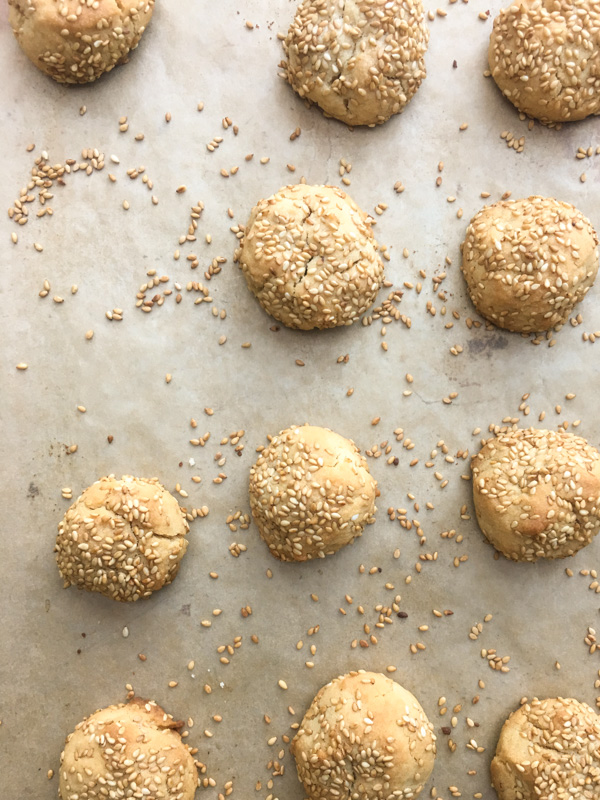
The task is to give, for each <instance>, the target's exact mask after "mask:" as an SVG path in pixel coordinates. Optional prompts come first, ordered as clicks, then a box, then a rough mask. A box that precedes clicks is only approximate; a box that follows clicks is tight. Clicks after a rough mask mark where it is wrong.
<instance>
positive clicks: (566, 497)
mask: <svg viewBox="0 0 600 800" xmlns="http://www.w3.org/2000/svg"><path fill="white" fill-rule="evenodd" d="M471 469H472V472H473V500H474V504H475V512H476V514H477V521H478V523H479V527H480V528H481V530H482V531H483V533H484V534H485V536H486V537H487V538H488V539H489V541H490V542H491V543H492V544H493V545H494V547H495V548H496V549H497V550H499V551H500V552H501V553H502V554H503V555H505V556H506V557H507V558H510V559H512V560H513V561H537V559H538V558H566V557H567V556H572V555H574V554H575V553H577V552H578V551H579V550H581V548H582V547H585V546H586V545H588V544H589V543H590V542H591V541H592V539H593V538H594V536H596V534H597V533H598V530H599V529H600V453H598V451H597V450H596V448H595V447H592V446H591V445H590V444H588V442H587V441H586V440H585V439H582V438H581V437H580V436H575V435H574V434H572V433H567V432H566V431H564V430H560V431H558V432H554V431H546V430H537V429H535V428H528V429H527V430H517V429H509V430H504V431H502V432H500V433H499V434H498V435H497V436H495V437H493V438H491V439H488V441H487V442H486V443H485V444H484V446H483V447H482V448H481V450H480V451H479V453H477V455H475V456H474V457H473V459H472V462H471Z"/></svg>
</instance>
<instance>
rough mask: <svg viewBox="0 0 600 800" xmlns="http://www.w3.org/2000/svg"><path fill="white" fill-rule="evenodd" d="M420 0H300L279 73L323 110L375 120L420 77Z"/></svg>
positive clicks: (396, 109) (425, 35)
mask: <svg viewBox="0 0 600 800" xmlns="http://www.w3.org/2000/svg"><path fill="white" fill-rule="evenodd" d="M428 41H429V31H428V29H427V26H426V24H425V15H424V12H423V6H422V4H421V0H304V1H303V2H302V3H300V6H299V7H298V10H297V12H296V16H295V18H294V21H293V22H292V24H291V26H290V29H289V31H288V34H287V36H286V38H285V39H284V42H283V49H284V52H285V60H284V61H282V63H281V66H282V68H283V70H284V72H283V75H284V77H285V78H286V79H287V80H288V82H289V83H290V85H291V86H292V88H293V89H294V90H295V91H296V92H297V93H298V94H299V95H300V97H304V98H306V99H308V100H310V101H311V102H313V103H316V104H317V105H318V106H319V107H320V108H321V109H322V110H323V111H324V112H325V114H326V115H327V116H330V117H335V118H336V119H339V120H342V121H343V122H346V123H347V124H348V125H369V126H371V127H372V126H374V125H379V124H381V123H383V122H386V120H388V119H389V118H390V117H391V116H393V115H394V114H399V113H400V112H401V111H402V110H403V109H404V107H405V106H406V104H407V103H408V102H409V100H410V99H411V98H412V97H413V95H414V94H415V92H416V91H417V89H418V88H419V86H420V85H421V81H422V80H423V79H424V78H425V75H426V72H425V61H424V56H425V51H426V50H427V43H428Z"/></svg>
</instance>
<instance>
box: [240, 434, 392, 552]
mask: <svg viewBox="0 0 600 800" xmlns="http://www.w3.org/2000/svg"><path fill="white" fill-rule="evenodd" d="M376 494H377V483H376V481H375V479H374V478H373V477H372V476H371V475H370V473H369V468H368V466H367V462H366V460H365V459H364V458H363V456H361V454H360V452H359V450H358V448H357V447H356V445H355V444H354V442H351V441H350V440H349V439H345V438H344V437H343V436H340V435H339V434H338V433H334V432H333V431H330V430H328V429H327V428H319V427H316V426H314V425H304V426H302V427H297V426H292V427H291V428H288V429H287V430H285V431H282V432H281V433H280V434H279V435H278V436H273V437H272V438H271V441H270V444H269V446H268V447H265V448H264V450H263V451H262V452H261V454H260V455H259V457H258V460H257V461H256V464H254V466H253V467H252V469H251V470H250V509H251V511H252V516H253V517H254V521H255V522H256V525H257V526H258V530H259V533H260V535H261V537H262V538H263V540H264V541H265V542H266V543H267V545H268V546H269V550H270V552H271V555H273V556H275V558H279V559H280V560H281V561H309V560H310V559H313V558H324V557H325V556H329V555H332V554H333V553H336V552H337V551H338V550H340V549H341V548H342V547H345V545H347V544H350V543H351V542H353V541H354V539H355V538H356V537H357V536H360V535H361V534H362V532H363V529H364V527H365V525H370V524H371V523H372V522H374V521H375V511H376V509H375V496H376Z"/></svg>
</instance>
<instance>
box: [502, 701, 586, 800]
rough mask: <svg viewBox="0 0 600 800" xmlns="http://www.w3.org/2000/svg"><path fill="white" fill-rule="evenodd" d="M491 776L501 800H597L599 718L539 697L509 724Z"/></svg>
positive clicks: (581, 708) (575, 706)
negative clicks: (551, 799)
mask: <svg viewBox="0 0 600 800" xmlns="http://www.w3.org/2000/svg"><path fill="white" fill-rule="evenodd" d="M491 772H492V784H493V786H494V788H495V790H496V792H497V793H498V797H499V798H500V800H546V798H547V799H548V800H550V798H556V800H558V798H571V797H572V798H577V800H597V798H598V797H600V717H599V716H598V714H596V713H595V711H594V710H593V709H591V708H590V707H589V706H588V705H586V704H585V703H580V702H579V701H578V700H572V699H570V698H568V699H563V698H562V697H556V698H554V697H553V698H549V699H547V700H538V699H537V698H534V699H533V700H532V701H531V702H530V703H525V704H524V705H522V706H521V707H520V708H519V709H517V710H516V711H514V712H513V713H512V714H511V715H510V717H509V718H508V719H507V721H506V722H505V723H504V727H503V728H502V732H501V734H500V739H499V741H498V747H497V749H496V755H495V756H494V759H493V761H492V767H491Z"/></svg>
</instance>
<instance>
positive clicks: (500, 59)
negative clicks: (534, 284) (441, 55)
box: [489, 0, 600, 124]
mask: <svg viewBox="0 0 600 800" xmlns="http://www.w3.org/2000/svg"><path fill="white" fill-rule="evenodd" d="M489 62H490V70H491V73H492V76H493V78H494V80H495V81H496V83H497V84H498V87H499V88H500V90H501V91H502V93H503V94H504V96H505V97H506V98H507V99H508V100H510V102H511V103H513V105H515V106H516V107H517V108H518V109H519V111H522V112H523V113H524V114H528V115H529V116H531V117H535V118H536V119H539V120H540V121H541V122H545V123H547V124H553V123H556V122H568V121H573V120H579V119H584V118H585V117H589V116H590V115H591V114H598V113H600V4H598V2H597V0H520V2H519V3H513V4H512V5H510V6H508V7H507V8H504V9H502V11H500V13H499V14H498V16H497V17H496V18H495V20H494V27H493V30H492V35H491V36H490V47H489Z"/></svg>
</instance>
